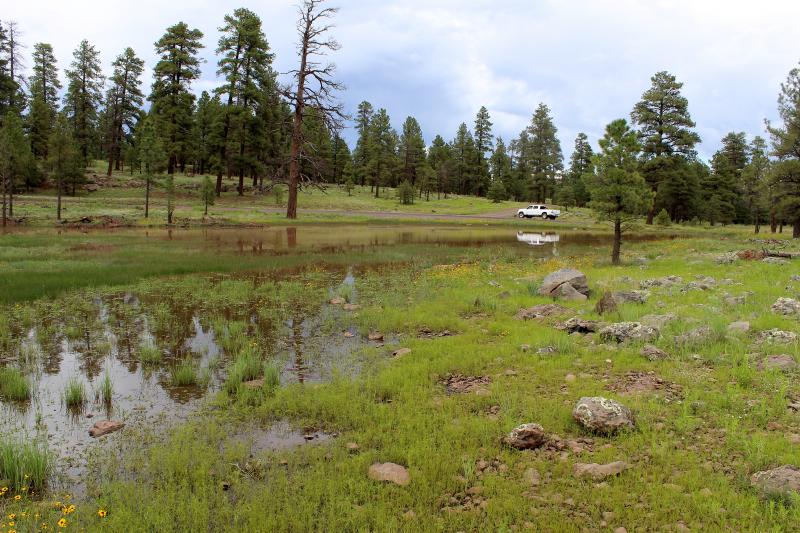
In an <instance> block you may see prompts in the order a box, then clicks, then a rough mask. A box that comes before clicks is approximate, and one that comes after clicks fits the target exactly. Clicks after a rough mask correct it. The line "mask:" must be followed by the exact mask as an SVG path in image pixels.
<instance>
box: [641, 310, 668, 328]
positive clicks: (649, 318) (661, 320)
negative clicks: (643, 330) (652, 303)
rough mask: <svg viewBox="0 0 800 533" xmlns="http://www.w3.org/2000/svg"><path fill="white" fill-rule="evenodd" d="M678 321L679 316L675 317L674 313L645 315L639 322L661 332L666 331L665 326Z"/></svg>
mask: <svg viewBox="0 0 800 533" xmlns="http://www.w3.org/2000/svg"><path fill="white" fill-rule="evenodd" d="M677 319H678V317H677V316H675V315H673V314H672V313H667V314H665V315H645V316H643V317H641V318H640V319H639V322H641V323H642V324H644V325H645V326H650V327H653V328H656V329H657V330H659V331H660V330H662V329H664V326H666V325H667V324H669V323H670V322H672V321H673V320H677Z"/></svg>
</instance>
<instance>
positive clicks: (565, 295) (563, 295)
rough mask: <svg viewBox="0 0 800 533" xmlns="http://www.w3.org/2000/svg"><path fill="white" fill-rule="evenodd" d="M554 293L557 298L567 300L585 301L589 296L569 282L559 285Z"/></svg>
mask: <svg viewBox="0 0 800 533" xmlns="http://www.w3.org/2000/svg"><path fill="white" fill-rule="evenodd" d="M555 294H557V296H558V298H559V299H561V300H566V301H568V302H585V301H586V300H588V299H589V298H588V297H587V296H586V295H585V294H582V293H580V292H578V291H577V289H575V287H573V286H572V285H570V284H569V283H564V284H563V285H561V286H559V288H558V289H556V292H555Z"/></svg>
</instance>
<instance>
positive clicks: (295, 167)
mask: <svg viewBox="0 0 800 533" xmlns="http://www.w3.org/2000/svg"><path fill="white" fill-rule="evenodd" d="M308 29H309V28H308V26H306V31H305V33H304V34H303V45H302V50H301V52H300V70H299V72H298V74H297V94H296V97H297V100H296V101H295V106H294V119H293V121H292V148H291V159H290V160H289V200H288V202H287V204H286V218H289V219H295V218H297V187H298V185H299V182H300V156H301V150H302V145H303V106H304V105H305V101H304V98H305V94H304V93H305V85H306V65H307V63H308V40H309V35H308Z"/></svg>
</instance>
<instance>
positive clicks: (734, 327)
mask: <svg viewBox="0 0 800 533" xmlns="http://www.w3.org/2000/svg"><path fill="white" fill-rule="evenodd" d="M728 331H730V332H732V333H747V332H748V331H750V322H747V321H744V320H742V321H738V322H732V323H730V324H729V325H728Z"/></svg>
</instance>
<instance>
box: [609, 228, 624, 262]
mask: <svg viewBox="0 0 800 533" xmlns="http://www.w3.org/2000/svg"><path fill="white" fill-rule="evenodd" d="M621 247H622V221H621V220H620V219H619V218H617V219H615V220H614V246H613V248H612V249H611V264H613V265H618V264H619V251H620V248H621Z"/></svg>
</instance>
